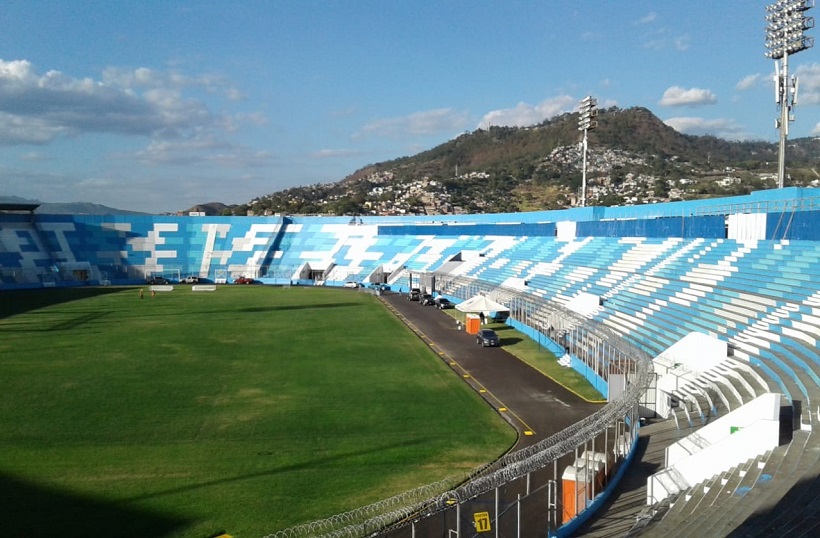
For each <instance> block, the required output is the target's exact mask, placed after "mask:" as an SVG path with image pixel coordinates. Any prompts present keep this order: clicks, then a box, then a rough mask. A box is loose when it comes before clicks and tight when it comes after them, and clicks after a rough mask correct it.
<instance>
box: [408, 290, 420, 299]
mask: <svg viewBox="0 0 820 538" xmlns="http://www.w3.org/2000/svg"><path fill="white" fill-rule="evenodd" d="M419 297H421V290H420V289H418V288H413V289H412V290H410V293H408V294H407V300H408V301H418V300H419Z"/></svg>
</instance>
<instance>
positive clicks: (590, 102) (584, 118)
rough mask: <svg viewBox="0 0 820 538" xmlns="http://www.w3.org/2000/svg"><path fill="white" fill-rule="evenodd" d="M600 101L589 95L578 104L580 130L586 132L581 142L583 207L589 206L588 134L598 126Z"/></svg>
mask: <svg viewBox="0 0 820 538" xmlns="http://www.w3.org/2000/svg"><path fill="white" fill-rule="evenodd" d="M596 106H598V101H597V100H596V99H595V98H594V97H592V96H591V95H587V96H586V97H584V98H583V99H581V102H580V103H578V111H579V113H580V114H579V116H578V130H579V131H583V132H584V139H583V141H582V142H581V153H582V154H583V165H582V168H581V207H585V206H586V205H587V132H588V131H591V130H592V129H594V128H596V127H597V126H598V122H597V121H596V119H595V118H596V117H597V116H598V110H597V109H596V108H595V107H596Z"/></svg>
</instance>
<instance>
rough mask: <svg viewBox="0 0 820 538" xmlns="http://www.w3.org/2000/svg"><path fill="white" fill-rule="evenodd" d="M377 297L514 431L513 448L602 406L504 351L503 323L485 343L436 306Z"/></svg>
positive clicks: (397, 296) (398, 296)
mask: <svg viewBox="0 0 820 538" xmlns="http://www.w3.org/2000/svg"><path fill="white" fill-rule="evenodd" d="M381 299H382V300H383V301H384V302H385V303H386V304H387V305H388V307H389V308H391V309H392V310H393V311H394V312H395V313H396V314H397V315H398V316H399V317H400V318H401V319H402V320H403V321H404V322H405V323H406V324H407V325H408V326H409V327H410V328H411V329H413V330H414V331H415V332H416V333H417V334H418V335H419V337H420V338H422V339H423V340H424V341H425V342H427V344H428V345H429V346H430V347H431V348H432V349H433V350H434V351H435V352H436V353H438V354H439V355H440V356H441V358H442V360H444V361H446V362H447V363H448V364H449V365H450V366H451V367H452V368H453V370H454V371H455V373H456V374H457V375H459V377H462V378H463V379H464V380H465V382H467V383H469V384H470V385H471V386H472V387H473V388H475V390H477V391H478V392H479V393H480V394H481V395H482V397H484V399H485V400H486V401H487V402H488V403H489V404H490V405H491V406H493V408H495V409H496V410H498V412H499V414H501V416H502V417H504V418H505V419H506V420H507V421H508V422H509V423H510V424H511V425H512V426H513V427H514V428H515V429H516V430H517V431H518V434H519V439H518V444H517V445H516V446H515V447H514V448H515V449H518V448H523V447H526V446H529V445H532V444H535V443H537V442H539V441H541V440H542V439H545V438H547V437H549V436H551V435H553V434H554V433H557V432H559V431H561V430H563V429H564V428H566V427H568V426H570V425H572V424H574V423H576V422H578V421H579V420H581V419H583V418H585V417H587V416H589V415H590V414H592V413H593V412H595V411H597V410H598V409H600V407H601V404H591V403H588V402H586V401H584V400H583V399H582V398H580V397H578V396H576V395H575V394H573V393H572V392H570V391H568V390H567V389H565V388H564V387H562V386H561V385H559V384H558V383H556V382H555V381H553V380H551V379H549V378H548V377H546V376H544V375H543V374H542V373H540V372H539V371H537V370H535V369H534V368H532V367H531V366H529V365H527V364H525V363H524V362H522V361H521V360H519V359H517V358H516V357H514V356H513V355H510V354H509V353H507V352H506V351H505V350H504V345H505V344H510V343H513V342H514V338H515V337H514V336H513V335H508V334H506V332H507V331H506V330H504V329H501V330H498V331H497V332H498V334H499V336H500V337H501V347H499V348H489V347H488V348H483V347H481V346H480V345H478V344H476V339H475V336H474V335H471V334H468V333H467V332H466V331H464V330H458V329H457V326H456V323H455V321H454V320H453V318H452V317H451V316H449V315H448V314H447V313H446V312H442V311H440V310H438V309H436V308H435V307H434V306H421V305H420V304H419V303H418V302H415V301H408V300H407V298H406V295H404V294H399V293H385V294H383V295H382V296H381ZM544 353H546V351H544Z"/></svg>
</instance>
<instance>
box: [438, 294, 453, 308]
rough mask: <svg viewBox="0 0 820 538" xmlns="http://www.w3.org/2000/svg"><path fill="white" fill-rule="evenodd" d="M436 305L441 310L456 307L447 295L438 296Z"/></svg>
mask: <svg viewBox="0 0 820 538" xmlns="http://www.w3.org/2000/svg"><path fill="white" fill-rule="evenodd" d="M435 305H436V308H438V309H439V310H447V309H448V308H455V307H456V305H454V304H453V302H452V301H450V299H448V298H446V297H436V302H435Z"/></svg>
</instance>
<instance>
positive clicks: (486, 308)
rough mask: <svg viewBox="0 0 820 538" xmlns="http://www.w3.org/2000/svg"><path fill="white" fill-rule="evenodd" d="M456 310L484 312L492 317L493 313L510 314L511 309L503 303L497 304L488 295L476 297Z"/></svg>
mask: <svg viewBox="0 0 820 538" xmlns="http://www.w3.org/2000/svg"><path fill="white" fill-rule="evenodd" d="M456 310H460V311H461V312H467V313H478V312H483V313H484V315H485V316H490V313H491V312H509V311H510V309H509V308H507V307H506V306H504V305H503V304H501V303H497V302H495V301H493V300H492V299H490V298H489V297H487V296H486V295H476V296H475V297H472V298H470V299H467V300H466V301H463V302H461V303H458V304H457V305H456Z"/></svg>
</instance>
